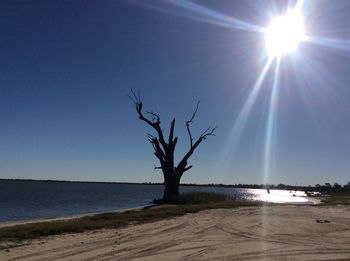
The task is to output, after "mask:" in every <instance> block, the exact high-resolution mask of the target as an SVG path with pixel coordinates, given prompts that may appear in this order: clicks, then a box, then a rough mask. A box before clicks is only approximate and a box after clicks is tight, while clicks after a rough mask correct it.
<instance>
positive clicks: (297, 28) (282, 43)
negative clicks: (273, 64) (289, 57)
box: [265, 10, 305, 57]
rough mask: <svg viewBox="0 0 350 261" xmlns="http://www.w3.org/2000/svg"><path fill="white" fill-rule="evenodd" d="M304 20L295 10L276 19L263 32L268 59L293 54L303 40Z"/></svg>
mask: <svg viewBox="0 0 350 261" xmlns="http://www.w3.org/2000/svg"><path fill="white" fill-rule="evenodd" d="M304 37H305V36H304V19H303V16H302V14H301V13H300V12H299V11H297V10H289V11H288V12H287V13H286V14H285V15H284V16H279V17H276V18H275V19H273V20H272V22H271V24H270V26H269V27H268V28H266V30H265V41H266V42H265V44H266V50H267V52H268V54H269V55H270V57H280V56H282V55H283V54H287V53H290V52H293V51H294V50H295V49H296V48H297V47H298V45H299V43H300V42H301V41H303V39H304Z"/></svg>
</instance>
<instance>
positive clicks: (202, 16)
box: [133, 0, 264, 33]
mask: <svg viewBox="0 0 350 261" xmlns="http://www.w3.org/2000/svg"><path fill="white" fill-rule="evenodd" d="M133 3H135V4H137V5H139V6H142V7H146V8H150V9H154V10H157V11H160V12H164V13H169V14H172V15H177V16H181V17H185V18H187V19H191V20H196V21H200V22H205V23H210V24H214V25H219V26H223V27H229V28H233V29H238V30H243V31H251V32H258V33H263V32H264V28H263V27H261V26H258V25H255V24H252V23H249V22H246V21H243V20H241V19H238V18H235V17H232V16H228V15H225V14H223V13H220V12H218V11H215V10H212V9H210V8H208V7H205V6H203V5H200V4H198V3H194V2H191V1H189V0H176V1H175V0H166V1H165V3H169V4H170V5H168V6H164V5H162V6H159V5H156V4H151V3H149V2H148V3H145V2H144V1H137V0H136V1H133ZM163 3H164V2H163ZM171 7H177V8H180V10H175V9H174V8H171ZM184 10H186V11H189V12H191V15H189V14H186V13H185V12H184Z"/></svg>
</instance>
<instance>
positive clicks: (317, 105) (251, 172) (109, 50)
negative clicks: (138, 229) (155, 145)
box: [0, 0, 350, 185]
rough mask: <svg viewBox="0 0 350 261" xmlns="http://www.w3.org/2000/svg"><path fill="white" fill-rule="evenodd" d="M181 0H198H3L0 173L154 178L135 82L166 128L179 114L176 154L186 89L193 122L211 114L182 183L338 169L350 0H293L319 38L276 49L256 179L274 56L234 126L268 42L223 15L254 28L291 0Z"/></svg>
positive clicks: (347, 161) (346, 157) (300, 177)
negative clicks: (242, 119) (269, 137)
mask: <svg viewBox="0 0 350 261" xmlns="http://www.w3.org/2000/svg"><path fill="white" fill-rule="evenodd" d="M277 2H278V5H277ZM192 3H198V4H200V6H197V5H195V4H194V6H195V8H194V9H191V8H192V7H193V5H191V2H186V1H178V5H175V4H173V3H171V1H169V2H166V1H108V0H106V1H97V0H96V1H92V0H90V1H79V0H74V1H73V0H71V1H67V0H66V1H53V0H45V1H40V0H36V1H30V0H23V1H20V0H18V1H16V0H11V1H10V0H9V1H6V0H4V1H1V2H0V13H1V15H0V17H1V18H0V35H1V37H0V55H1V57H0V72H1V73H0V75H1V76H0V121H1V127H0V177H1V178H31V179H62V180H89V181H132V182H133V181H136V182H144V181H157V182H161V181H162V175H161V172H160V171H159V170H158V171H156V170H153V167H154V165H155V164H156V165H157V161H156V159H155V157H154V156H153V151H152V147H151V145H150V144H149V143H148V141H147V138H146V133H147V132H151V131H152V130H151V129H149V128H148V127H147V126H146V125H145V124H144V123H143V122H141V121H139V120H138V119H137V116H136V113H135V111H134V108H133V106H132V104H131V103H130V101H129V100H128V99H127V97H126V94H128V92H129V90H130V88H133V89H135V90H138V89H139V90H140V92H141V96H142V99H143V102H144V106H145V107H146V108H148V109H152V110H154V111H157V112H159V113H160V115H161V119H162V124H164V125H163V128H164V129H167V128H168V126H169V123H170V121H171V118H172V117H176V118H177V126H176V133H177V135H178V136H179V147H178V150H177V159H179V157H180V156H181V155H182V154H183V153H184V151H185V150H186V149H188V146H189V144H188V137H187V134H186V128H185V121H186V119H188V118H189V117H190V115H191V112H192V110H193V108H194V106H195V104H196V101H197V100H198V99H201V101H202V102H201V107H200V110H199V113H198V117H197V119H196V121H195V123H194V125H193V132H194V134H195V135H199V134H200V133H201V131H202V130H203V129H205V128H206V127H207V126H208V125H219V129H218V130H217V136H216V137H210V138H208V139H207V140H205V142H203V144H201V145H200V147H199V148H198V150H197V152H196V153H195V154H194V156H193V157H192V159H191V164H193V165H194V167H193V169H191V170H190V171H189V172H187V173H186V174H185V176H184V178H183V182H195V183H261V182H269V183H275V184H278V183H289V184H296V183H298V184H305V185H307V184H315V183H324V182H331V183H333V182H339V183H340V184H345V183H347V182H348V181H350V135H349V133H350V131H349V130H350V86H349V83H350V40H349V39H350V29H349V28H350V16H349V12H350V2H349V1H348V0H338V1H331V0H328V1H326V0H317V1H316V0H313V1H308V0H305V2H304V5H303V13H304V17H305V26H306V30H307V32H308V33H309V34H310V35H312V36H313V37H314V39H319V44H315V43H309V42H308V43H302V44H301V45H300V46H299V48H298V50H297V52H296V53H295V54H293V55H291V56H290V57H285V58H283V60H282V61H281V65H280V74H279V96H278V108H276V119H275V131H274V133H273V144H274V146H273V149H272V152H273V164H272V165H273V171H271V173H268V176H267V177H265V179H264V178H263V173H262V172H263V163H264V144H265V139H266V133H265V132H266V124H267V119H268V114H269V111H268V110H269V99H270V93H271V88H272V84H273V71H274V69H273V68H275V66H276V65H275V63H273V64H272V66H271V70H269V71H268V72H267V76H266V79H265V80H264V83H263V85H262V87H261V91H260V92H259V94H258V97H257V99H256V101H255V103H254V106H253V107H252V110H251V113H250V114H249V117H248V118H247V121H246V124H245V126H244V129H243V132H242V135H241V136H240V137H239V139H238V138H237V133H235V131H233V126H234V124H235V122H236V119H237V117H238V115H239V113H240V111H241V110H242V107H243V105H244V104H245V102H246V100H247V97H248V96H249V94H250V93H251V91H252V88H253V85H254V83H255V82H256V80H257V78H258V76H259V74H260V73H261V71H262V69H263V67H264V65H265V63H266V60H267V55H266V51H265V47H264V35H263V34H261V33H257V32H254V31H253V30H241V29H242V28H238V27H239V26H237V25H238V22H237V20H234V21H233V20H230V19H229V18H236V19H239V20H241V21H245V22H247V23H249V24H254V25H257V26H260V27H266V26H267V25H268V24H269V22H270V20H271V19H272V17H273V16H274V15H276V14H278V13H283V12H284V10H286V9H287V8H288V3H289V5H294V4H295V2H293V1H255V0H254V1H253V0H252V1H247V0H245V1H200V2H192ZM181 4H184V5H183V6H181ZM186 4H187V8H186V6H185V5H186ZM208 10H209V11H208ZM233 139H237V140H238V143H237V146H236V147H235V149H233V148H232V147H231V146H233V145H232V140H233Z"/></svg>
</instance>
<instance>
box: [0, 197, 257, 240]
mask: <svg viewBox="0 0 350 261" xmlns="http://www.w3.org/2000/svg"><path fill="white" fill-rule="evenodd" d="M175 201H177V202H178V205H163V206H159V207H152V208H146V209H142V210H129V211H125V212H112V213H102V214H96V215H92V216H85V217H81V218H74V219H68V220H57V221H46V222H38V223H29V224H22V225H16V226H10V227H3V228H0V242H1V241H2V242H4V241H21V240H26V239H35V238H39V237H44V236H49V235H59V234H64V233H78V232H83V231H88V230H95V229H102V228H122V227H125V226H127V225H129V224H142V223H147V222H154V221H158V220H161V219H167V218H172V217H176V216H181V215H185V214H187V213H196V212H199V211H201V210H205V209H214V208H235V207H241V206H252V205H258V204H259V203H253V202H237V201H233V200H230V199H228V198H227V197H226V196H225V195H220V194H216V193H189V194H184V195H181V196H179V197H178V198H176V199H174V202H175Z"/></svg>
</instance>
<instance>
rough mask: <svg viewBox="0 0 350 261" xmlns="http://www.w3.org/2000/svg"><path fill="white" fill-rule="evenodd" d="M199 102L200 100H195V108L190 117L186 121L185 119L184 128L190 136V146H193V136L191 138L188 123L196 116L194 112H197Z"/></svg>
mask: <svg viewBox="0 0 350 261" xmlns="http://www.w3.org/2000/svg"><path fill="white" fill-rule="evenodd" d="M200 102H201V101H200V100H199V101H198V102H197V105H196V109H195V110H194V111H193V112H192V116H191V118H190V119H189V120H188V121H186V129H187V132H188V136H189V137H190V147H192V146H193V138H192V133H191V130H190V123H193V120H194V118H195V117H196V114H197V111H198V107H199V103H200Z"/></svg>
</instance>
